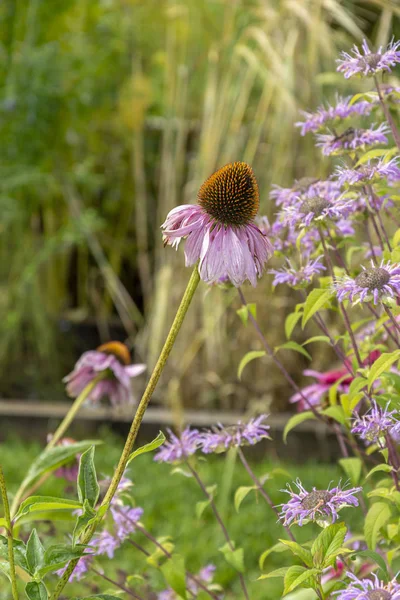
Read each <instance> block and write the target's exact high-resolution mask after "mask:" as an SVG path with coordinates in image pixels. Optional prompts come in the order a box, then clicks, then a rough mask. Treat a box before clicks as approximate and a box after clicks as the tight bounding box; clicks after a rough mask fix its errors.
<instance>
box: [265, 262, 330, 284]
mask: <svg viewBox="0 0 400 600" xmlns="http://www.w3.org/2000/svg"><path fill="white" fill-rule="evenodd" d="M321 260H322V256H318V258H315V259H314V260H310V261H309V262H308V263H307V264H305V265H304V266H303V267H300V268H299V269H295V268H294V267H292V265H291V263H290V261H289V259H287V262H288V265H289V266H288V267H287V268H283V269H270V270H269V271H268V273H271V274H272V275H275V277H274V280H273V282H272V285H273V286H277V285H279V284H281V283H285V284H287V285H289V286H290V287H300V288H304V287H307V286H308V285H309V284H310V283H311V281H312V279H313V277H314V275H318V274H319V273H322V271H325V269H326V267H324V265H322V264H321V262H320V261H321Z"/></svg>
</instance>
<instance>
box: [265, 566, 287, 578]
mask: <svg viewBox="0 0 400 600" xmlns="http://www.w3.org/2000/svg"><path fill="white" fill-rule="evenodd" d="M289 569H291V567H281V568H280V569H275V571H271V572H270V573H264V574H263V575H260V577H258V580H260V579H272V578H275V577H284V576H285V575H286V573H287V572H288V571H289Z"/></svg>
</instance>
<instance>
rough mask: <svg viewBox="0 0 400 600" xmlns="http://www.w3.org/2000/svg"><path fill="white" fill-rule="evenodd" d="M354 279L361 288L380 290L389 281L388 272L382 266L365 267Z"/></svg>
mask: <svg viewBox="0 0 400 600" xmlns="http://www.w3.org/2000/svg"><path fill="white" fill-rule="evenodd" d="M354 281H355V282H356V284H357V285H359V286H360V287H362V288H367V289H369V290H381V289H382V288H383V287H384V286H385V285H386V284H387V283H388V282H389V281H390V273H389V272H388V271H386V269H383V268H382V267H377V268H371V269H365V271H362V272H361V273H360V274H359V275H357V277H356V278H355V280H354Z"/></svg>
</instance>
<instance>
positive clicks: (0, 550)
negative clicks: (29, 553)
mask: <svg viewBox="0 0 400 600" xmlns="http://www.w3.org/2000/svg"><path fill="white" fill-rule="evenodd" d="M13 548H14V560H15V564H17V565H18V566H19V567H21V569H23V570H24V571H27V572H28V573H29V567H28V562H27V560H26V546H25V544H24V542H22V541H21V540H16V539H13ZM0 557H1V558H4V559H5V560H7V561H8V540H7V538H6V537H5V536H4V535H0Z"/></svg>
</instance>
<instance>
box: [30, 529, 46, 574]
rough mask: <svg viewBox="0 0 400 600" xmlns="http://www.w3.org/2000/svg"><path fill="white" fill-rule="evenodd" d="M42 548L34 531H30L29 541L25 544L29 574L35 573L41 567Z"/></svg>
mask: <svg viewBox="0 0 400 600" xmlns="http://www.w3.org/2000/svg"><path fill="white" fill-rule="evenodd" d="M43 558H44V548H43V545H42V543H41V541H40V539H39V536H38V534H37V531H36V529H32V532H31V535H30V536H29V540H28V542H27V544H26V561H27V563H28V567H29V573H31V574H32V575H33V574H34V573H36V571H37V570H38V569H40V567H41V566H43Z"/></svg>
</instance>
